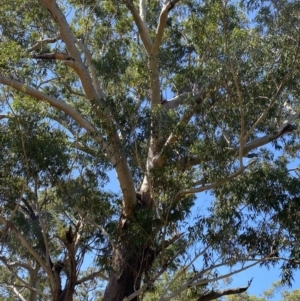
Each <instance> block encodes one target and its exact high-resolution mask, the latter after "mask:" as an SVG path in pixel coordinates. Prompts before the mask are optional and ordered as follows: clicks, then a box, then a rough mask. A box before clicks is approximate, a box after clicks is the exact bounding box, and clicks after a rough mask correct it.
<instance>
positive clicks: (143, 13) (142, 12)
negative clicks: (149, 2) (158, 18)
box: [140, 0, 147, 23]
mask: <svg viewBox="0 0 300 301" xmlns="http://www.w3.org/2000/svg"><path fill="white" fill-rule="evenodd" d="M146 14H147V10H146V5H145V0H140V17H141V19H142V21H143V22H145V23H146Z"/></svg>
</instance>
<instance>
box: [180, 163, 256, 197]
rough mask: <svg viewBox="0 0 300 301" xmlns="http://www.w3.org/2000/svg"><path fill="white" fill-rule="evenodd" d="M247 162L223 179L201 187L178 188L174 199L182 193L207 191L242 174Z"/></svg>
mask: <svg viewBox="0 0 300 301" xmlns="http://www.w3.org/2000/svg"><path fill="white" fill-rule="evenodd" d="M252 163H253V162H251V163H250V164H252ZM250 164H248V165H247V166H242V167H240V169H239V170H238V171H236V172H235V173H233V174H232V175H230V176H228V177H225V178H224V179H222V180H220V181H217V182H215V183H212V184H209V185H204V186H201V187H197V188H191V189H182V190H179V191H178V192H177V194H176V196H175V199H178V198H179V197H180V196H182V195H186V194H194V193H199V192H203V191H207V190H211V189H213V188H216V187H218V186H220V185H222V184H224V183H225V182H227V181H229V180H231V179H233V178H235V177H237V176H239V175H240V174H242V173H243V172H244V171H245V169H246V168H247V167H248V166H249V165H250Z"/></svg>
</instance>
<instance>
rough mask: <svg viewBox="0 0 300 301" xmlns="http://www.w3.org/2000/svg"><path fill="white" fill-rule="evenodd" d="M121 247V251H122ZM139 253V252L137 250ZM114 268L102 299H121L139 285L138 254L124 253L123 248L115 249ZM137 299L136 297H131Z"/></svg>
mask: <svg viewBox="0 0 300 301" xmlns="http://www.w3.org/2000/svg"><path fill="white" fill-rule="evenodd" d="M122 249H123V251H122ZM137 253H139V252H137ZM113 263H114V268H113V270H112V271H111V273H110V277H109V281H108V284H107V286H106V289H105V293H104V298H103V301H123V299H124V298H125V297H128V296H129V295H131V294H132V293H133V292H134V291H135V290H136V289H138V288H139V286H140V279H141V276H140V275H139V272H140V273H141V271H139V270H140V269H139V266H140V258H139V255H138V254H130V258H128V254H126V250H125V249H124V248H121V247H120V249H117V250H115V252H114V255H113ZM132 300H133V301H137V300H138V297H136V298H134V299H132Z"/></svg>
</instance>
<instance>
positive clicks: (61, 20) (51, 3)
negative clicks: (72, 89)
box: [40, 0, 100, 99]
mask: <svg viewBox="0 0 300 301" xmlns="http://www.w3.org/2000/svg"><path fill="white" fill-rule="evenodd" d="M40 2H41V3H42V5H43V6H44V7H45V8H46V9H47V10H48V11H49V12H50V14H51V16H52V18H53V20H54V21H55V23H56V24H57V25H58V27H59V30H60V36H61V38H62V40H63V41H64V42H65V44H66V47H67V50H68V53H69V55H70V57H72V58H73V59H74V61H75V64H73V69H74V70H75V72H76V73H77V75H78V76H79V78H80V80H81V83H82V86H83V89H84V91H85V93H86V95H87V97H88V98H89V99H98V97H100V95H97V92H96V90H95V89H94V87H93V85H92V81H91V78H90V76H89V73H88V72H87V68H86V67H85V65H84V64H83V62H82V60H81V56H80V53H79V51H78V50H77V48H76V45H75V37H74V36H73V34H72V32H71V30H70V27H69V24H68V22H67V20H66V17H65V16H64V14H63V13H62V11H61V9H60V8H59V7H58V5H57V3H56V1H55V0H40Z"/></svg>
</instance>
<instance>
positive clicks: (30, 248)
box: [0, 216, 54, 284]
mask: <svg viewBox="0 0 300 301" xmlns="http://www.w3.org/2000/svg"><path fill="white" fill-rule="evenodd" d="M0 222H1V223H2V224H3V225H7V226H9V227H10V229H11V230H12V231H13V232H14V233H15V235H16V237H17V238H18V239H19V241H20V242H21V243H22V245H23V246H24V247H25V248H26V249H27V251H28V252H29V253H30V254H31V256H32V257H33V258H34V259H35V260H36V261H37V262H38V263H39V264H40V266H41V267H42V268H43V269H44V271H45V272H46V273H47V274H48V277H49V279H50V282H51V284H54V279H53V276H52V272H51V268H50V267H48V266H47V265H46V263H45V262H44V261H43V259H42V258H41V257H40V255H39V254H38V253H37V252H35V251H34V250H33V248H32V246H31V245H30V244H29V242H28V241H27V240H26V238H25V237H24V236H23V235H22V234H21V233H20V231H19V230H18V229H17V228H16V227H15V226H14V225H12V224H11V223H9V222H8V221H7V220H5V219H4V218H3V217H2V216H0Z"/></svg>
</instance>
